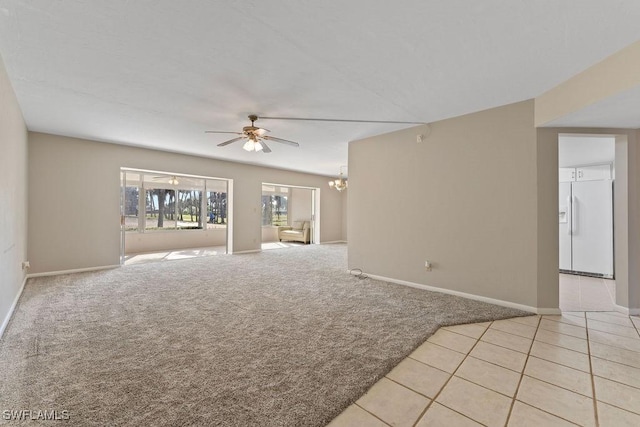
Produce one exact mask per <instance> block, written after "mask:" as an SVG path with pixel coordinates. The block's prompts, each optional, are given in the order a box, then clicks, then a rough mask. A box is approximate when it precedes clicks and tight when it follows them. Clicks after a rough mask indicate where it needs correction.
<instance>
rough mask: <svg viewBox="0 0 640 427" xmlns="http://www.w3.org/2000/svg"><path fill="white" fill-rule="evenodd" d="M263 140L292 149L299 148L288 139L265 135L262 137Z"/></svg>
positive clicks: (298, 145)
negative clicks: (289, 146) (288, 146)
mask: <svg viewBox="0 0 640 427" xmlns="http://www.w3.org/2000/svg"><path fill="white" fill-rule="evenodd" d="M263 138H264V139H266V140H267V141H275V142H280V143H282V144H287V145H291V146H292V147H300V144H298V143H297V142H294V141H289V140H288V139H282V138H276V137H275V136H267V135H265V136H263Z"/></svg>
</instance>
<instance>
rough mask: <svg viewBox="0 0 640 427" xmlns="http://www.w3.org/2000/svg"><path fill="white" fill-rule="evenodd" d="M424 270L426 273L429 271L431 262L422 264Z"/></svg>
mask: <svg viewBox="0 0 640 427" xmlns="http://www.w3.org/2000/svg"><path fill="white" fill-rule="evenodd" d="M424 269H425V270H427V271H431V261H425V262H424Z"/></svg>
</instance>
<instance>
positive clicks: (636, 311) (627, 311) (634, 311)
mask: <svg viewBox="0 0 640 427" xmlns="http://www.w3.org/2000/svg"><path fill="white" fill-rule="evenodd" d="M613 307H614V308H615V309H616V311H617V312H618V313H622V314H624V315H627V316H639V315H640V308H628V307H623V306H621V305H618V304H614V306H613Z"/></svg>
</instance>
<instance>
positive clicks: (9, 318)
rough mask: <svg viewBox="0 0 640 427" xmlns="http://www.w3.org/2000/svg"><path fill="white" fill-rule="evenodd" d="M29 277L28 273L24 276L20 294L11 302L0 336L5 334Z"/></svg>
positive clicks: (0, 327) (0, 329)
mask: <svg viewBox="0 0 640 427" xmlns="http://www.w3.org/2000/svg"><path fill="white" fill-rule="evenodd" d="M28 278H29V276H28V275H27V276H24V280H23V281H22V286H20V290H19V291H18V294H17V295H16V297H15V298H14V299H13V303H12V304H11V307H9V312H8V313H7V315H6V316H5V318H4V320H3V321H2V326H0V338H2V335H4V331H5V330H6V329H7V326H8V325H9V321H10V320H11V316H13V312H14V311H15V309H16V306H17V305H18V300H19V299H20V296H22V291H24V285H25V284H26V283H27V279H28Z"/></svg>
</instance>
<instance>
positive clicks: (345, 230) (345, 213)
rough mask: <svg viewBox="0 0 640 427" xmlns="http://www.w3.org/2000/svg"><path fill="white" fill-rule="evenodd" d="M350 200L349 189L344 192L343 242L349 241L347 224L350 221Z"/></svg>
mask: <svg viewBox="0 0 640 427" xmlns="http://www.w3.org/2000/svg"><path fill="white" fill-rule="evenodd" d="M348 200H349V189H347V190H343V191H342V240H344V241H345V242H346V241H347V223H348V222H349V221H348V216H347V213H348V210H349V209H348V206H349V205H348V203H347V202H348Z"/></svg>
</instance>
